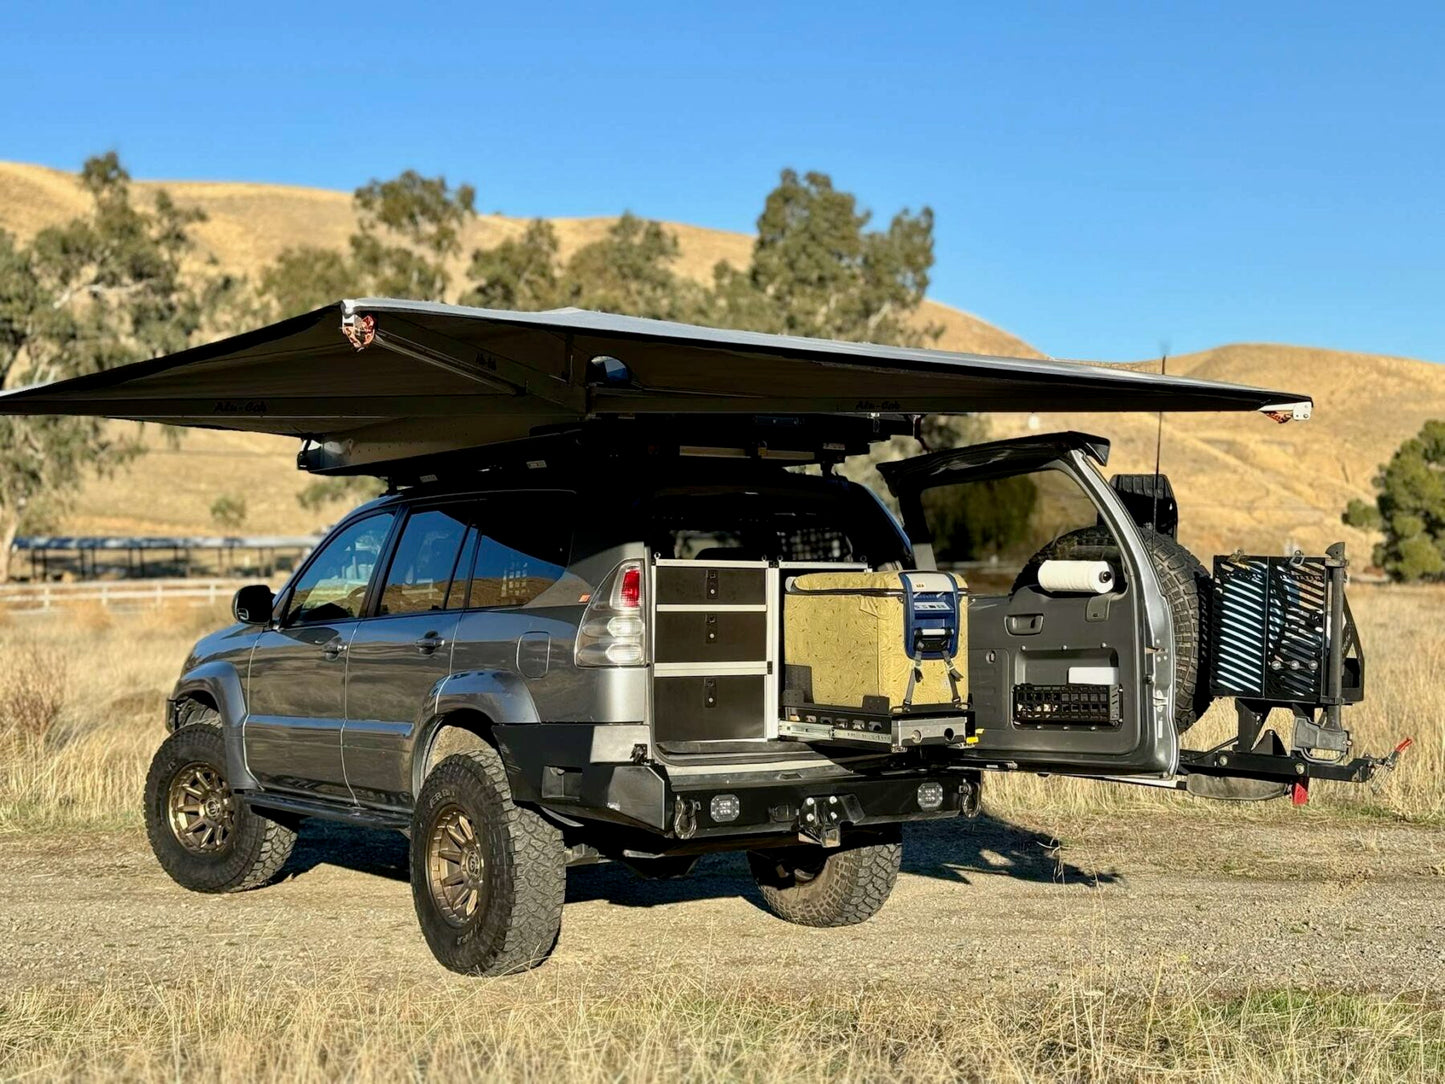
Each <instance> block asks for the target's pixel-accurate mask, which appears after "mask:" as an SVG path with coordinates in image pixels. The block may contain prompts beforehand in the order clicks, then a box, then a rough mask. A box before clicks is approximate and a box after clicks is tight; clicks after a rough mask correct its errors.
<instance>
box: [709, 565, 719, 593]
mask: <svg viewBox="0 0 1445 1084" xmlns="http://www.w3.org/2000/svg"><path fill="white" fill-rule="evenodd" d="M707 597H708V598H717V569H715V568H710V569H708V570H707Z"/></svg>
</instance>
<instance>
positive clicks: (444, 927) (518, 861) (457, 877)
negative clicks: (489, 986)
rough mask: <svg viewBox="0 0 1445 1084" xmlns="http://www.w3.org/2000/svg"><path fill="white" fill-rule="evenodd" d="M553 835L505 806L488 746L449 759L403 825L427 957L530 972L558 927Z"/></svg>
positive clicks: (561, 884)
mask: <svg viewBox="0 0 1445 1084" xmlns="http://www.w3.org/2000/svg"><path fill="white" fill-rule="evenodd" d="M566 886H567V870H566V851H565V848H564V847H563V844H562V833H561V832H560V831H558V829H557V828H556V826H554V825H553V824H551V823H550V822H548V821H547V820H545V819H544V818H543V817H542V816H541V815H540V814H539V813H537V812H535V811H533V810H531V809H525V808H523V807H521V806H517V805H514V804H513V803H512V792H511V788H510V787H509V786H508V785H507V773H506V770H505V769H504V768H503V766H502V758H501V757H500V756H498V755H497V752H496V750H495V749H491V748H485V749H479V750H476V751H475V752H468V753H458V754H456V755H454V756H449V757H447V758H446V759H445V760H443V761H442V762H441V763H440V764H438V765H437V766H436V768H435V769H433V770H432V772H431V774H429V775H428V776H427V778H426V782H425V783H424V784H423V785H422V789H421V794H420V796H419V797H418V799H417V806H416V813H415V815H414V816H413V818H412V832H411V894H412V902H413V903H414V904H415V905H416V914H417V920H418V921H419V922H420V923H421V929H422V933H423V935H424V936H425V937H426V941H427V944H428V945H429V946H430V947H431V950H432V953H433V955H435V956H436V958H437V959H438V960H439V961H440V962H441V963H442V965H443V966H445V967H448V968H450V969H451V970H453V971H459V972H461V973H462V974H466V975H508V974H512V973H514V972H517V971H525V970H526V969H528V968H530V967H536V966H537V965H538V964H540V963H541V962H542V961H543V960H545V959H546V958H547V957H548V956H549V955H550V954H551V952H552V948H553V946H555V945H556V943H557V935H558V933H559V931H560V930H561V927H562V900H563V896H564V895H565V892H566Z"/></svg>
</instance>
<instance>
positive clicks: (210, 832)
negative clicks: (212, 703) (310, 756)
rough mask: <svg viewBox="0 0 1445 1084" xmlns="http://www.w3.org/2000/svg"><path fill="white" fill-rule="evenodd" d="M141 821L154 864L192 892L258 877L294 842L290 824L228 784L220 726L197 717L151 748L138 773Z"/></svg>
mask: <svg viewBox="0 0 1445 1084" xmlns="http://www.w3.org/2000/svg"><path fill="white" fill-rule="evenodd" d="M145 821H146V835H147V836H148V837H149V838H150V843H151V850H152V851H154V852H155V856H156V859H157V860H158V861H159V862H160V864H161V868H162V869H164V870H165V871H166V872H167V873H168V874H170V876H171V880H173V881H175V882H176V883H177V884H178V885H181V886H182V887H183V888H189V889H190V890H191V891H193V892H240V891H242V890H244V889H247V888H256V887H258V886H260V885H263V884H265V883H266V882H268V881H270V880H271V879H272V878H273V877H275V876H276V874H277V873H279V872H280V871H281V867H282V865H284V864H285V862H286V859H287V858H288V857H290V855H291V848H292V847H293V846H295V844H296V832H295V830H294V829H292V828H291V827H290V826H288V825H285V824H282V823H280V822H279V821H275V820H272V819H271V818H270V817H267V816H265V815H263V814H262V813H259V812H257V811H256V810H254V809H251V808H250V807H249V806H246V805H245V804H243V803H242V802H241V801H240V799H238V798H237V797H236V796H235V795H234V794H233V793H232V792H231V786H230V783H229V782H228V781H227V779H226V755H225V744H224V739H223V737H222V734H221V728H220V727H219V726H213V725H206V723H205V722H204V721H200V722H193V723H191V724H189V725H186V726H183V727H181V728H180V729H179V730H177V731H175V733H173V734H171V736H170V737H168V738H167V739H166V740H165V741H163V742H162V743H161V747H160V748H159V749H157V750H156V755H155V756H154V757H153V758H152V760H151V767H150V771H149V773H147V775H146V786H145Z"/></svg>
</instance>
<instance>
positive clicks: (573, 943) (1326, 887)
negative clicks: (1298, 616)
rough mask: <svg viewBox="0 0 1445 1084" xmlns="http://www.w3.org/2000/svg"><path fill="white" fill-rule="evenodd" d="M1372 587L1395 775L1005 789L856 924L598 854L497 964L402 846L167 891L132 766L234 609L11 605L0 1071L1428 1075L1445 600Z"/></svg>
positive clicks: (1441, 856)
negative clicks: (560, 917)
mask: <svg viewBox="0 0 1445 1084" xmlns="http://www.w3.org/2000/svg"><path fill="white" fill-rule="evenodd" d="M1353 601H1354V604H1355V609H1356V611H1357V613H1358V616H1359V620H1360V623H1361V626H1362V635H1363V638H1364V642H1365V644H1366V647H1367V649H1368V650H1369V652H1370V655H1369V663H1370V670H1369V696H1368V699H1367V701H1366V703H1365V704H1364V705H1362V706H1361V707H1359V708H1357V709H1355V710H1354V712H1353V713H1352V718H1351V720H1350V723H1351V725H1352V726H1353V728H1354V730H1355V734H1356V737H1357V739H1358V741H1359V744H1360V745H1361V746H1362V747H1365V748H1368V749H1373V750H1376V751H1379V750H1383V749H1385V748H1387V747H1389V746H1390V745H1393V744H1394V742H1395V741H1396V740H1397V739H1398V737H1399V736H1401V735H1402V734H1406V733H1409V734H1412V735H1413V736H1414V737H1415V738H1416V740H1417V745H1416V747H1415V748H1414V749H1413V750H1411V752H1410V754H1409V755H1408V756H1407V758H1406V759H1405V760H1404V761H1403V763H1402V765H1401V767H1400V769H1399V771H1398V772H1396V773H1395V774H1394V775H1393V776H1390V777H1388V778H1385V779H1383V780H1381V781H1380V782H1379V783H1377V784H1374V785H1371V786H1369V787H1366V788H1349V787H1345V786H1342V785H1336V786H1333V787H1329V786H1320V787H1318V788H1317V791H1316V795H1315V800H1314V802H1312V803H1311V805H1310V807H1308V808H1307V809H1305V810H1294V809H1291V808H1289V807H1288V806H1287V805H1286V804H1284V803H1280V802H1275V803H1269V804H1266V805H1262V806H1239V805H1220V804H1215V803H1208V802H1205V801H1202V800H1198V799H1191V798H1187V797H1183V796H1174V795H1159V794H1157V793H1155V792H1152V791H1149V790H1145V789H1143V788H1131V787H1124V786H1110V785H1106V784H1096V783H1088V782H1082V781H1073V780H1062V779H1048V780H1044V779H1036V778H1031V777H1000V778H996V779H991V780H990V781H989V783H990V786H989V788H988V797H987V813H986V816H985V818H984V819H983V820H982V821H979V822H975V823H974V825H971V826H970V825H967V824H963V823H958V824H956V825H954V826H950V827H947V828H946V830H927V831H924V832H922V833H919V834H915V835H912V836H910V842H909V844H908V846H909V848H910V853H912V854H913V855H914V856H915V857H914V858H913V859H911V860H906V861H905V872H904V875H903V878H902V880H901V881H900V884H899V889H898V891H897V892H896V893H895V897H894V900H893V901H892V902H891V903H890V904H889V906H888V907H887V908H886V909H885V910H884V912H883V913H882V914H881V915H880V916H879V917H878V918H877V919H875V920H873V921H872V922H870V923H868V924H867V925H866V926H864V927H858V928H855V929H851V930H843V931H808V930H803V929H801V928H798V927H788V926H785V925H784V924H782V923H778V922H776V921H775V920H773V919H771V918H770V917H768V916H766V915H763V914H761V913H760V912H759V911H758V909H757V908H756V907H754V906H751V905H749V904H748V903H747V902H746V900H745V899H744V898H743V897H745V896H746V894H747V891H748V889H747V887H746V884H745V881H744V879H743V878H744V875H742V874H741V872H740V868H739V867H738V866H737V864H736V861H735V860H734V859H732V858H730V857H727V856H724V857H722V858H718V859H709V860H708V864H705V865H704V868H703V871H700V872H699V874H698V875H695V876H694V877H693V878H691V879H689V880H687V881H682V882H665V883H645V882H640V881H635V879H633V878H632V876H631V875H630V874H627V873H625V872H624V871H621V870H617V869H615V868H613V867H595V868H593V869H591V870H579V871H576V872H575V873H574V875H573V877H572V879H571V880H572V882H573V887H569V897H568V898H569V903H568V907H567V915H568V917H567V919H566V923H567V925H566V926H565V928H564V934H563V938H564V940H563V945H562V947H561V949H560V950H559V954H558V957H557V959H555V960H554V961H552V962H551V963H549V964H548V965H547V966H546V967H543V968H542V969H540V970H538V971H537V972H534V973H531V974H528V975H526V976H521V977H518V978H515V979H507V980H497V981H491V982H487V981H472V980H465V979H460V978H457V977H456V976H452V975H448V974H446V973H445V972H443V971H441V970H440V969H439V968H438V967H436V966H435V965H434V964H433V962H432V961H431V959H430V957H429V956H427V955H426V952H425V948H424V947H423V946H421V944H420V938H419V936H418V935H417V933H416V931H415V928H414V926H413V925H412V923H411V916H410V901H409V897H408V895H407V892H406V886H405V883H404V874H402V873H401V871H402V870H404V862H403V859H404V850H402V849H401V848H402V847H403V844H401V842H400V837H395V836H390V835H385V834H382V833H359V832H357V831H356V830H352V829H334V830H330V832H329V834H328V831H327V830H326V829H324V828H318V832H319V833H320V834H319V835H316V836H314V837H313V838H312V839H311V840H310V842H309V843H307V835H306V834H305V833H303V849H304V848H305V847H307V846H309V847H310V848H311V850H310V851H309V852H307V855H309V857H304V858H303V861H301V862H300V863H299V865H298V866H297V867H296V869H295V870H294V871H293V872H292V873H291V874H289V875H288V879H287V880H286V881H285V882H284V883H283V884H281V885H279V886H277V887H275V888H270V889H266V890H263V891H261V892H256V893H248V894H245V895H243V896H239V897H223V898H213V897H199V896H193V895H190V894H187V893H185V892H183V891H182V890H180V889H179V888H176V887H175V886H173V885H171V884H170V883H169V882H168V881H166V880H165V878H164V877H163V875H162V874H161V873H160V871H159V869H158V868H157V867H156V866H155V865H154V862H153V861H152V860H151V858H150V855H149V853H148V850H147V848H146V845H145V841H144V835H143V833H142V831H141V829H140V814H139V795H140V790H141V783H142V779H143V776H144V772H145V768H146V764H147V761H148V758H149V756H150V754H151V752H152V750H153V749H154V747H155V745H156V744H157V742H158V741H159V739H160V737H161V734H162V731H161V726H160V718H161V709H162V702H163V700H164V697H165V695H166V692H167V690H168V688H169V686H170V683H171V682H172V680H173V679H174V676H175V673H176V671H177V669H178V667H179V666H180V663H181V660H182V658H183V656H184V654H185V651H186V649H187V647H188V646H189V643H190V642H191V640H192V639H193V638H194V637H195V636H196V635H197V634H199V633H200V632H201V631H203V630H205V629H208V628H210V627H212V626H214V625H215V624H216V623H217V622H218V621H219V620H221V615H220V614H216V613H212V612H209V611H205V610H195V609H189V608H175V609H169V610H161V611H155V612H144V613H136V614H113V613H110V612H108V611H105V610H101V609H98V608H96V609H87V608H81V609H77V610H75V611H74V612H71V613H68V614H65V615H63V616H62V617H60V618H57V617H55V616H46V617H36V616H23V615H11V616H9V617H8V618H4V619H3V623H0V659H3V665H0V916H3V917H0V956H3V958H4V959H6V960H7V967H6V968H5V969H0V1079H4V1080H8V1079H26V1080H29V1079H52V1078H59V1077H64V1078H70V1079H100V1078H105V1079H112V1078H115V1077H117V1076H119V1077H124V1078H127V1079H139V1080H160V1079H177V1078H194V1077H200V1076H205V1077H209V1078H212V1079H218V1080H238V1081H239V1080H247V1081H250V1080H258V1079H288V1080H291V1079H302V1080H308V1079H316V1080H320V1079H335V1078H338V1077H341V1078H347V1079H352V1078H355V1079H367V1080H373V1079H374V1080H398V1081H400V1080H412V1079H417V1078H418V1077H422V1076H426V1077H435V1078H441V1079H495V1078H498V1077H509V1078H522V1079H557V1078H562V1079H574V1080H584V1081H604V1080H616V1079H623V1078H627V1079H633V1078H638V1079H652V1078H659V1077H675V1076H678V1075H686V1076H688V1077H692V1078H696V1079H701V1080H755V1079H770V1078H779V1077H787V1078H797V1079H803V1080H820V1081H821V1080H825V1079H826V1080H880V1079H917V1080H957V1079H1000V1080H1032V1079H1055V1078H1066V1079H1075V1080H1091V1081H1095V1080H1097V1081H1107V1080H1139V1079H1176V1078H1188V1079H1216V1080H1308V1081H1315V1080H1317V1081H1326V1080H1329V1081H1333V1080H1339V1079H1359V1080H1367V1081H1393V1080H1421V1081H1424V1080H1433V1079H1439V1078H1440V1077H1441V1075H1442V1074H1445V1004H1442V1001H1441V999H1440V996H1439V991H1440V989H1441V986H1440V983H1441V981H1442V979H1445V948H1442V946H1445V940H1442V938H1445V926H1442V925H1441V916H1440V913H1439V910H1438V901H1439V899H1440V898H1441V896H1440V892H1441V891H1442V889H1441V887H1440V886H1441V885H1442V883H1445V882H1442V881H1441V879H1440V878H1441V876H1442V875H1445V847H1442V844H1441V835H1442V829H1441V827H1440V825H1441V824H1442V823H1445V773H1442V769H1445V690H1442V687H1441V685H1440V682H1439V674H1440V673H1441V672H1442V670H1445V629H1442V627H1441V626H1440V624H1439V622H1438V616H1439V613H1440V606H1441V603H1442V601H1445V594H1442V593H1441V592H1437V591H1428V590H1397V589H1388V588H1369V587H1357V588H1355V590H1354V592H1353ZM1220 725H1221V724H1220V722H1219V721H1217V720H1209V721H1206V722H1205V723H1203V724H1201V726H1200V730H1201V731H1202V732H1201V733H1199V734H1197V735H1194V738H1195V741H1196V743H1202V742H1203V741H1207V740H1209V739H1210V738H1211V736H1212V731H1213V730H1215V729H1217V728H1218V727H1219V726H1220ZM353 837H357V838H358V839H360V842H355V843H353V842H349V841H350V840H351V839H352V838H353ZM343 838H344V840H345V841H343ZM970 840H971V842H968V841H970ZM399 878H400V879H399ZM1432 901H1434V902H1432ZM568 931H572V932H571V933H570V934H569V932H568ZM1289 961H1293V962H1292V963H1291V962H1289Z"/></svg>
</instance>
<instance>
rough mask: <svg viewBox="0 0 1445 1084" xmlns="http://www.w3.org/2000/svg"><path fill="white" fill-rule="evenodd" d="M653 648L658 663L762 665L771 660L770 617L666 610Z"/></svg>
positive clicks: (752, 614)
mask: <svg viewBox="0 0 1445 1084" xmlns="http://www.w3.org/2000/svg"><path fill="white" fill-rule="evenodd" d="M656 628H657V634H656V641H655V646H654V648H653V653H654V657H655V659H656V661H657V662H762V661H763V660H764V659H766V658H767V657H768V644H767V636H768V615H767V614H766V613H759V612H754V611H741V612H739V611H736V610H733V611H728V610H723V611H721V612H719V613H713V612H711V611H706V610H663V611H661V612H659V613H658V615H657V626H656Z"/></svg>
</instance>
